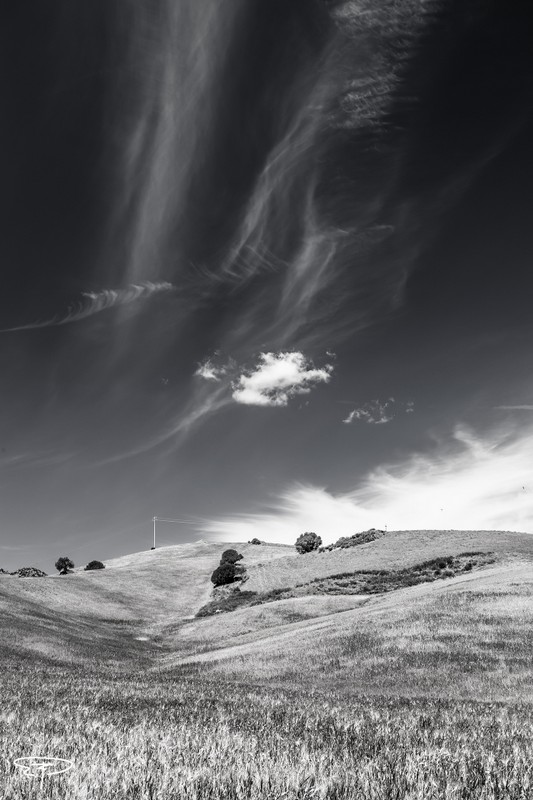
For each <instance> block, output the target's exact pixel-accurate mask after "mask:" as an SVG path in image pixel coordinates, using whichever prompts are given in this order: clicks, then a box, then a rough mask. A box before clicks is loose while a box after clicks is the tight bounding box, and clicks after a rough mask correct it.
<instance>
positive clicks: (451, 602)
mask: <svg viewBox="0 0 533 800" xmlns="http://www.w3.org/2000/svg"><path fill="white" fill-rule="evenodd" d="M304 600H312V601H313V602H312V603H311V604H306V606H307V609H306V610H307V611H309V612H312V607H313V605H314V603H315V601H316V602H317V604H316V605H315V606H314V607H315V610H316V611H318V613H317V615H316V617H314V618H309V619H306V620H304V621H292V622H288V623H287V616H286V615H287V612H289V616H290V612H291V611H294V610H295V608H297V605H296V606H295V600H294V599H292V600H285V601H284V600H282V601H279V602H276V603H271V604H268V605H267V606H259V607H255V608H252V609H242V610H238V611H235V612H232V613H231V614H224V615H220V616H219V617H218V618H216V619H213V618H207V619H201V620H196V621H195V622H194V623H190V624H189V625H187V626H186V627H185V628H184V629H183V630H181V631H180V632H179V634H178V636H179V637H180V638H181V640H182V642H181V646H182V647H183V639H184V638H185V639H188V641H189V646H191V645H192V646H193V647H192V649H193V652H191V653H190V654H188V655H182V656H180V654H179V652H180V643H179V642H174V643H173V646H172V647H171V648H170V652H168V653H166V654H165V655H164V656H163V657H162V659H161V661H160V663H159V669H166V670H168V671H169V672H170V674H185V675H187V674H196V673H197V672H198V670H201V671H202V673H206V672H207V673H210V672H212V673H213V674H216V676H217V678H218V679H220V678H225V679H227V680H230V681H232V682H239V683H244V684H249V683H255V682H260V683H262V682H265V681H266V682H268V683H269V685H272V684H273V685H280V686H284V687H290V688H296V687H298V688H299V689H301V690H302V691H305V690H306V689H309V690H311V689H312V688H313V687H317V686H322V687H324V686H325V685H329V686H331V687H335V690H336V691H341V690H342V689H343V688H344V689H346V691H347V692H349V693H350V694H353V692H354V691H355V692H359V693H361V694H364V695H369V694H385V695H390V694H392V695H402V696H411V697H412V696H424V697H429V696H435V697H451V698H471V699H474V698H483V699H484V700H505V699H515V700H517V699H519V698H521V699H524V700H527V701H532V700H533V670H532V668H531V646H532V644H533V633H532V631H533V559H531V558H530V557H526V558H520V557H510V558H508V559H507V560H506V561H505V563H501V564H498V565H494V566H490V567H486V568H484V569H482V570H480V571H479V572H477V573H471V574H469V575H462V576H460V577H456V578H450V579H449V580H446V581H438V582H434V583H429V584H420V585H418V586H413V587H409V588H405V589H400V590H398V591H396V592H391V593H389V594H385V595H373V596H364V597H363V596H359V597H357V596H352V597H351V598H346V597H339V598H337V597H326V598H324V597H317V598H297V601H302V605H303V601H304ZM347 600H349V601H351V603H352V606H353V607H352V608H351V609H348V610H345V608H343V601H347ZM337 601H341V602H339V603H338V604H337ZM323 602H328V603H329V610H328V612H326V614H325V615H322V612H323V609H321V607H320V606H321V604H322V603H323ZM302 610H303V609H302ZM332 611H334V612H336V613H331V612H332ZM269 617H270V618H269Z"/></svg>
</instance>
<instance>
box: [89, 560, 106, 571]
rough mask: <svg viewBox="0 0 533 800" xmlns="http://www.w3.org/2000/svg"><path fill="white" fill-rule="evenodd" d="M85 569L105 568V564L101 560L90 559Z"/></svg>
mask: <svg viewBox="0 0 533 800" xmlns="http://www.w3.org/2000/svg"><path fill="white" fill-rule="evenodd" d="M85 569H86V570H87V569H105V566H104V564H102V562H101V561H89V563H88V564H87V566H86V567H85Z"/></svg>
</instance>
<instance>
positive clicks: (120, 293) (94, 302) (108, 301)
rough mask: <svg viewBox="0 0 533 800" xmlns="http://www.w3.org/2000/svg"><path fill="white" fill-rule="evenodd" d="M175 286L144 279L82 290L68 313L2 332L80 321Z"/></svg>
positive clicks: (166, 290) (5, 329)
mask: <svg viewBox="0 0 533 800" xmlns="http://www.w3.org/2000/svg"><path fill="white" fill-rule="evenodd" d="M173 288H174V287H173V286H172V284H171V283H168V282H166V281H163V282H158V283H152V282H150V281H143V282H142V283H139V284H132V285H131V286H128V287H127V288H126V289H102V290H101V291H99V292H82V297H83V300H80V301H79V302H78V303H76V304H75V305H73V306H71V307H70V308H69V309H68V311H67V313H66V314H63V315H57V316H55V317H51V318H50V319H47V320H41V321H37V322H30V323H29V324H28V325H18V326H17V327H14V328H4V329H3V330H2V331H0V333H11V332H14V331H29V330H34V329H37V328H50V327H52V326H54V325H68V324H69V323H71V322H79V321H80V320H82V319H87V317H92V316H94V315H95V314H100V313H101V312H102V311H106V310H107V309H109V308H114V307H116V306H125V305H130V304H131V303H135V302H137V301H138V300H146V299H148V298H149V297H151V296H152V295H154V294H157V293H159V292H168V291H170V290H172V289H173Z"/></svg>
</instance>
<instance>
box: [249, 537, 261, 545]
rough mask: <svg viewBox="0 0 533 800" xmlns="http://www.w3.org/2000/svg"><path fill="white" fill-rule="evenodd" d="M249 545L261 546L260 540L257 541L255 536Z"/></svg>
mask: <svg viewBox="0 0 533 800" xmlns="http://www.w3.org/2000/svg"><path fill="white" fill-rule="evenodd" d="M250 544H261V542H260V540H259V539H258V538H257V537H256V536H254V538H253V539H252V541H251V542H250Z"/></svg>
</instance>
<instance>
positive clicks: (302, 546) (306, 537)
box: [294, 531, 322, 553]
mask: <svg viewBox="0 0 533 800" xmlns="http://www.w3.org/2000/svg"><path fill="white" fill-rule="evenodd" d="M321 544H322V539H321V538H320V536H317V534H316V533H313V532H312V531H307V532H306V533H302V535H301V536H299V537H298V538H297V539H296V542H295V545H294V546H295V547H296V550H297V551H298V553H311V552H312V551H313V550H318V548H319V547H320V545H321Z"/></svg>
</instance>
